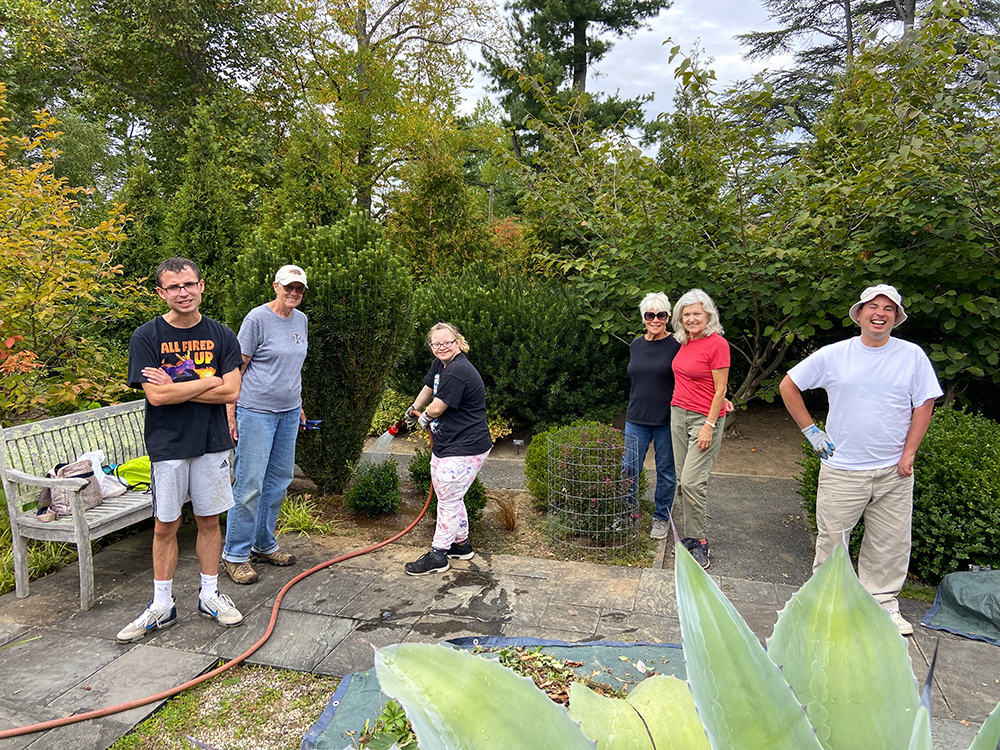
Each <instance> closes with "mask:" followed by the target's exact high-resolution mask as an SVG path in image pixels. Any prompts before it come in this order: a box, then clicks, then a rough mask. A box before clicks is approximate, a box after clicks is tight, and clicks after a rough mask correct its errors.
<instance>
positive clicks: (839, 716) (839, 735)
mask: <svg viewBox="0 0 1000 750" xmlns="http://www.w3.org/2000/svg"><path fill="white" fill-rule="evenodd" d="M767 654H768V656H769V657H770V658H771V660H772V661H773V662H774V663H775V664H778V665H779V666H780V667H781V668H782V673H783V674H784V677H785V680H787V681H788V684H789V685H791V686H792V690H794V691H795V695H796V697H797V698H798V699H799V700H800V701H802V703H804V704H805V706H806V713H807V714H808V716H809V721H810V723H811V724H812V725H813V727H815V729H816V734H817V736H818V737H819V740H820V743H821V744H822V745H823V747H824V748H827V750H856V748H859V747H877V748H884V750H905V749H906V747H907V746H908V744H909V742H910V736H911V734H912V730H913V722H914V720H915V718H916V715H917V706H918V703H919V702H918V697H917V682H916V679H915V678H914V676H913V668H912V666H911V664H910V657H909V653H908V651H907V646H906V641H905V640H904V639H903V637H902V636H900V634H899V631H898V630H897V628H896V626H895V625H894V624H893V623H892V620H891V619H890V618H889V616H888V614H887V613H886V612H885V610H884V609H882V607H881V606H879V604H878V602H876V601H875V599H874V598H873V597H872V595H871V594H869V593H868V592H867V591H865V589H864V587H863V586H862V585H861V583H860V581H858V578H857V576H856V575H855V574H854V569H853V568H852V567H851V561H850V559H849V558H848V556H847V551H846V549H845V547H844V545H843V544H838V545H837V547H836V548H835V549H834V551H833V554H832V555H830V557H829V559H827V561H826V562H825V563H823V566H822V567H821V568H820V569H819V570H818V571H816V573H815V575H813V577H812V578H810V579H809V580H808V581H806V583H805V585H804V586H802V588H801V589H799V590H798V591H797V592H796V593H795V594H794V595H793V596H792V598H791V599H790V600H789V602H788V604H787V605H785V608H784V609H783V610H782V611H781V613H780V614H779V615H778V622H777V624H776V625H775V626H774V633H773V635H772V636H771V637H770V638H769V639H768V641H767ZM991 750H992V749H991Z"/></svg>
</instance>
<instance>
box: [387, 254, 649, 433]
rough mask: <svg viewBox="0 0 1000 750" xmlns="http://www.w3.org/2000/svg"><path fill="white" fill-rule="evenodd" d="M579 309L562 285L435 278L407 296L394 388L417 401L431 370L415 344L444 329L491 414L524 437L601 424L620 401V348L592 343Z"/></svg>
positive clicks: (485, 273) (482, 270)
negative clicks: (447, 325) (454, 332)
mask: <svg viewBox="0 0 1000 750" xmlns="http://www.w3.org/2000/svg"><path fill="white" fill-rule="evenodd" d="M582 304H583V303H582V302H581V301H580V300H579V298H578V297H576V295H574V293H573V292H572V290H571V289H570V288H569V287H567V286H566V285H565V284H561V283H558V282H553V281H541V280H538V279H537V278H534V277H532V276H529V275H526V274H518V273H515V274H506V275H505V274H501V273H500V272H499V271H498V270H496V269H495V268H492V267H489V266H485V265H481V264H480V265H475V266H471V267H469V268H467V269H466V270H465V271H463V273H461V274H460V275H458V276H452V277H447V278H445V277H436V278H434V279H432V280H430V281H429V282H428V283H426V284H424V285H423V286H421V287H419V288H418V289H417V290H416V291H415V292H414V296H413V328H412V329H411V338H410V342H409V351H408V354H407V355H406V359H405V361H404V362H403V363H402V365H401V367H400V368H399V370H398V372H397V374H396V376H395V383H394V387H395V389H396V390H397V391H399V392H400V393H407V394H411V393H412V394H416V393H417V392H419V390H420V388H421V386H422V385H423V378H424V375H425V374H426V372H427V368H428V367H429V366H430V362H431V355H430V352H428V351H427V346H426V345H425V343H424V337H425V335H426V333H427V331H428V329H429V328H430V327H431V326H432V325H434V323H436V322H438V321H441V320H446V321H449V322H451V323H454V324H455V325H457V326H458V327H459V329H460V330H461V331H462V333H463V334H464V335H465V337H466V339H467V340H468V341H469V345H470V347H471V350H470V352H469V359H470V360H471V361H472V363H473V364H474V365H475V366H476V369H477V370H478V371H479V373H480V375H482V377H483V382H484V383H485V385H486V404H487V408H488V409H489V410H490V412H491V413H499V414H500V415H502V416H503V417H505V418H507V419H509V420H511V421H512V422H513V423H514V424H515V425H517V426H519V427H527V428H529V429H538V428H539V427H548V426H550V425H552V424H556V423H563V424H565V423H566V422H568V421H570V420H572V419H574V418H584V417H586V418H590V419H600V420H601V421H610V420H611V419H613V418H614V417H615V416H616V415H617V414H619V413H620V412H621V411H622V409H623V408H624V407H625V404H626V403H627V401H628V387H629V379H628V347H627V346H626V345H625V344H623V343H621V342H620V341H616V340H612V341H610V342H608V343H606V344H602V343H601V340H600V334H599V333H597V332H595V331H594V330H593V329H592V328H591V327H590V326H589V325H587V324H586V323H585V322H583V321H582V320H581V319H580V317H581V315H582V313H583V307H582Z"/></svg>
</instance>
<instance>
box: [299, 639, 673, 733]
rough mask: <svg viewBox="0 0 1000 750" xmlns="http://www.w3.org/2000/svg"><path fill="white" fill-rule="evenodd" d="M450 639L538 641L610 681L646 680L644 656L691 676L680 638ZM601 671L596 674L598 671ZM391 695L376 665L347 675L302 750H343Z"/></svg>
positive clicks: (503, 643)
mask: <svg viewBox="0 0 1000 750" xmlns="http://www.w3.org/2000/svg"><path fill="white" fill-rule="evenodd" d="M445 644H446V645H451V646H454V647H455V648H464V649H468V650H472V649H474V648H476V647H477V646H478V647H481V648H509V647H511V646H524V647H534V646H538V647H540V648H541V650H542V651H543V652H544V653H546V654H551V655H552V656H555V657H556V658H557V659H562V660H563V661H570V662H583V664H582V665H581V666H579V667H574V671H575V672H576V673H577V674H579V675H581V676H586V677H593V679H595V680H598V681H600V682H605V683H607V684H609V685H615V686H624V685H634V684H637V683H639V682H641V681H642V680H643V679H644V678H645V675H644V674H643V673H642V672H640V671H639V670H638V669H636V663H637V662H638V661H642V662H644V663H645V664H646V665H647V666H648V668H649V669H653V670H655V671H656V673H657V674H671V675H674V676H676V677H679V678H680V679H682V680H683V679H686V678H687V672H686V670H685V667H684V652H683V651H682V650H681V647H680V646H678V645H677V644H674V643H621V642H618V641H590V642H587V643H568V642H566V641H546V640H540V639H538V638H500V637H496V636H481V637H478V638H456V639H454V640H451V641H446V642H445ZM595 671H596V672H600V673H601V674H600V675H599V676H595V675H594V672H595ZM386 700H387V698H386V696H385V695H383V694H382V691H381V690H379V685H378V679H377V678H376V676H375V669H374V668H372V669H369V670H368V671H366V672H355V673H354V674H352V675H348V676H347V677H345V678H344V679H343V680H342V681H341V683H340V685H339V686H338V688H337V691H336V692H335V693H334V694H333V697H332V698H331V699H330V702H329V703H328V704H327V706H326V709H325V710H324V711H323V714H322V715H321V716H320V717H319V719H318V720H317V721H316V723H315V724H313V725H312V727H310V728H309V731H308V732H306V735H305V737H304V738H303V740H302V746H301V747H302V750H343V748H345V747H350V746H351V736H350V735H349V734H348V732H357V733H360V732H361V730H362V729H363V728H364V726H365V721H366V720H368V721H374V720H375V719H376V718H377V717H378V715H379V714H380V713H381V712H382V708H383V706H385V702H386Z"/></svg>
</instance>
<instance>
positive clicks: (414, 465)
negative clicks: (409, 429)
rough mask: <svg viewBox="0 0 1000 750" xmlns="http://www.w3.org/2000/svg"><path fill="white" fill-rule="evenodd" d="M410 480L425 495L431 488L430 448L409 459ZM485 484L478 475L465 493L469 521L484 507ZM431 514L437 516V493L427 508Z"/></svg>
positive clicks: (480, 513)
mask: <svg viewBox="0 0 1000 750" xmlns="http://www.w3.org/2000/svg"><path fill="white" fill-rule="evenodd" d="M409 469H410V480H411V481H412V482H413V483H414V484H415V485H416V486H417V489H418V490H420V494H421V495H426V494H427V493H428V491H429V490H430V488H431V449H430V448H423V449H421V450H418V451H417V452H416V453H414V454H413V458H411V459H410V466H409ZM486 500H487V497H486V485H485V484H483V482H482V480H481V479H480V478H479V477H476V478H475V479H474V480H473V481H472V486H471V487H469V490H468V492H466V493H465V509H466V510H467V511H468V512H469V522H470V523H472V522H473V521H478V520H479V519H480V518H481V517H482V514H483V508H485V507H486ZM429 510H430V513H431V515H432V516H435V517H436V516H437V495H436V494H435V495H434V497H433V498H432V499H431V507H430V508H429Z"/></svg>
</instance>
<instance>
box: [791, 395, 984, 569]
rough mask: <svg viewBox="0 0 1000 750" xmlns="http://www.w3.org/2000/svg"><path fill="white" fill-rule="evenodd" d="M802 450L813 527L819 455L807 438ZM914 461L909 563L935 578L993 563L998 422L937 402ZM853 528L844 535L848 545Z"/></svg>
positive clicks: (803, 488) (805, 500)
mask: <svg viewBox="0 0 1000 750" xmlns="http://www.w3.org/2000/svg"><path fill="white" fill-rule="evenodd" d="M803 454H804V455H805V458H803V460H802V461H800V462H799V463H800V465H801V466H802V467H803V471H802V475H801V476H800V477H799V493H800V495H801V496H802V504H803V506H804V507H805V509H806V511H807V512H808V513H809V517H810V520H811V521H812V524H813V527H814V528H815V525H816V486H817V484H818V482H819V466H820V460H819V458H817V457H816V455H815V454H814V453H813V452H812V450H811V449H809V448H808V444H805V445H803ZM913 467H914V476H915V479H916V486H915V488H914V493H913V550H912V552H911V555H910V571H911V572H912V573H914V574H916V575H917V576H919V577H920V578H921V579H923V580H924V581H927V582H928V583H937V582H938V581H940V580H941V578H943V577H944V576H945V575H947V574H948V573H953V572H955V571H958V570H967V569H968V566H969V565H970V564H973V565H980V566H987V565H988V566H990V567H992V568H1000V424H997V423H996V422H993V421H992V420H989V419H986V418H985V417H981V416H978V415H976V414H969V413H967V412H966V411H964V410H959V409H938V410H937V411H935V412H934V418H933V419H932V420H931V426H930V428H929V429H928V430H927V436H926V437H925V438H924V441H923V443H922V444H921V446H920V450H919V451H918V453H917V460H916V461H915V462H914V464H913ZM860 526H861V524H859V527H860ZM860 531H861V530H860V529H855V531H854V533H853V534H852V535H851V540H852V543H851V547H852V553H856V551H857V547H858V545H859V543H860V538H861V535H860Z"/></svg>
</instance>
